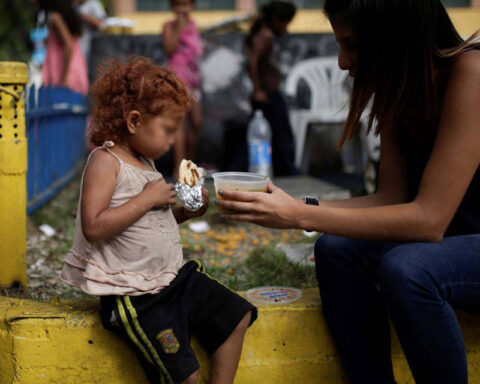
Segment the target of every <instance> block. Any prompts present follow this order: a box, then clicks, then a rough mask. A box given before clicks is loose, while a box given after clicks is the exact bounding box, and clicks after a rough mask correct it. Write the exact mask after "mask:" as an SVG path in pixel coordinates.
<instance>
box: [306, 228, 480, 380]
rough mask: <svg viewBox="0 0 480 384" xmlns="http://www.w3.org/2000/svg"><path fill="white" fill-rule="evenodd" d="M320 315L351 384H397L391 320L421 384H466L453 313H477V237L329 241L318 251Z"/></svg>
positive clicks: (324, 238) (329, 238) (479, 293)
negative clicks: (434, 240) (403, 241)
mask: <svg viewBox="0 0 480 384" xmlns="http://www.w3.org/2000/svg"><path fill="white" fill-rule="evenodd" d="M315 260H316V268H317V278H318V283H319V288H320V295H321V298H322V305H323V311H324V314H325V318H326V320H327V323H328V326H329V329H330V331H331V334H332V336H333V339H334V341H335V343H336V346H337V348H338V352H339V354H340V357H341V359H342V363H343V365H344V368H345V370H346V373H347V376H348V377H349V379H350V381H351V383H354V384H356V383H361V384H364V383H368V384H391V383H394V382H395V381H394V377H393V370H392V362H391V354H390V330H389V322H388V319H389V317H390V319H391V320H392V323H393V325H394V327H395V329H396V331H397V334H398V336H399V339H400V342H401V345H402V348H403V350H404V352H405V355H406V357H407V360H408V363H409V365H410V369H411V370H412V372H413V376H414V378H415V382H416V383H417V384H424V383H429V384H430V383H432V384H433V383H435V384H441V383H445V384H463V383H467V364H466V353H465V346H464V343H463V337H462V333H461V330H460V327H459V324H458V321H457V318H456V316H455V313H454V311H453V309H452V306H455V307H456V308H460V309H465V310H469V311H473V312H480V234H477V235H467V236H455V237H447V238H445V239H444V240H443V242H441V243H406V244H398V243H381V242H370V241H362V240H353V239H348V238H343V237H337V236H330V235H324V236H322V237H320V239H319V240H318V241H317V243H316V244H315Z"/></svg>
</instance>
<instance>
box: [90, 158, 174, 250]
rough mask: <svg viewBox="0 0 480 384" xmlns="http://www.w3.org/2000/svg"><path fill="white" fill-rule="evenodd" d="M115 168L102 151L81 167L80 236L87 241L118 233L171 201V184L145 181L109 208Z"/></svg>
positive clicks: (112, 161)
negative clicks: (131, 195)
mask: <svg viewBox="0 0 480 384" xmlns="http://www.w3.org/2000/svg"><path fill="white" fill-rule="evenodd" d="M118 170H119V165H118V161H117V160H116V159H115V158H114V157H113V156H112V155H111V154H109V153H106V152H104V151H102V150H97V151H96V152H95V153H94V154H93V155H92V156H91V158H90V160H89V162H88V165H87V167H86V169H85V173H84V176H83V189H82V200H81V215H82V231H83V235H84V236H85V239H87V241H89V242H98V241H101V240H106V239H109V238H111V237H113V236H115V235H118V234H119V233H121V232H123V231H124V230H125V229H127V228H128V227H129V226H130V225H132V224H133V223H135V222H136V221H137V220H138V219H140V218H141V217H142V216H143V215H145V213H147V212H148V211H150V210H151V209H152V208H154V207H157V206H163V205H167V204H168V205H173V204H175V196H176V193H175V191H173V190H172V189H173V185H172V184H167V183H166V182H165V180H164V179H161V180H156V181H152V182H150V183H147V184H146V185H145V188H144V189H143V191H142V192H141V193H139V194H138V195H137V196H135V197H134V198H132V199H130V200H129V201H127V202H126V203H125V204H122V205H120V206H118V207H115V208H109V205H110V201H111V199H112V196H113V192H114V191H115V184H116V174H117V173H118Z"/></svg>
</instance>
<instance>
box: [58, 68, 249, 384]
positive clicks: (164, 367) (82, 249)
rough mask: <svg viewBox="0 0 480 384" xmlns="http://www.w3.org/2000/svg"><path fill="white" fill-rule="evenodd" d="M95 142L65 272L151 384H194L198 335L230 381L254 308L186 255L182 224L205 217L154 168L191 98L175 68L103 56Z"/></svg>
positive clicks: (95, 97) (95, 92)
mask: <svg viewBox="0 0 480 384" xmlns="http://www.w3.org/2000/svg"><path fill="white" fill-rule="evenodd" d="M92 102H93V125H92V131H91V134H90V140H91V142H92V143H93V144H94V145H96V146H98V147H97V148H96V149H95V150H93V151H92V152H91V154H90V156H89V158H88V160H87V164H86V166H85V170H84V173H83V178H82V186H81V194H80V201H79V207H78V214H77V219H76V220H77V221H76V233H75V239H74V244H73V247H72V249H71V250H70V252H69V253H68V255H67V256H66V259H65V265H64V268H63V271H62V275H61V278H62V280H63V281H64V282H65V283H67V284H70V285H72V286H77V287H80V288H81V289H82V290H83V291H85V292H86V293H88V294H90V295H95V296H100V306H101V308H100V316H101V320H102V324H103V325H104V326H105V328H107V329H109V330H112V331H114V332H115V333H116V334H118V335H119V336H120V337H122V338H124V339H125V340H127V341H128V342H129V343H130V344H131V345H132V347H134V348H135V349H136V352H137V354H138V356H139V358H140V362H141V364H142V366H143V368H144V370H145V373H146V376H147V378H148V379H149V381H150V382H151V383H175V384H176V383H187V384H192V383H197V380H198V377H199V365H198V362H197V359H196V357H195V354H194V352H193V350H192V348H191V346H190V336H191V334H194V335H195V336H196V337H197V338H198V340H199V342H200V343H201V344H202V345H203V347H204V348H205V349H206V350H207V352H209V353H210V354H211V361H212V366H211V381H210V382H211V383H212V384H220V383H222V384H226V383H233V378H234V376H235V371H236V369H237V366H238V360H239V358H240V352H241V348H242V342H243V337H244V335H245V332H246V330H247V327H248V326H249V325H250V324H252V322H253V321H254V320H255V319H256V316H257V310H256V308H255V307H254V306H253V305H251V304H250V303H249V302H248V301H246V300H245V299H243V298H242V297H240V296H239V295H237V294H236V293H234V292H233V291H231V290H229V289H228V288H226V287H225V286H224V285H222V284H221V283H219V282H217V281H216V280H215V279H213V278H211V277H210V276H209V275H208V274H207V273H206V271H205V266H204V265H203V264H202V263H201V262H200V261H199V260H190V261H185V260H184V259H183V254H182V244H181V239H180V235H179V230H178V223H181V222H183V221H185V220H187V219H190V218H192V217H198V216H201V215H203V214H204V213H205V212H206V210H207V207H208V193H207V191H206V190H205V189H204V190H203V200H204V207H203V208H202V209H201V210H200V211H198V212H195V213H191V212H189V211H186V210H185V209H183V208H178V207H177V208H176V207H174V205H175V202H176V200H175V197H176V193H175V191H174V190H173V185H172V184H167V183H166V182H165V179H164V178H163V177H162V175H161V174H160V173H159V172H158V171H157V170H156V169H155V166H154V163H153V160H154V159H156V158H158V157H160V156H162V155H163V154H165V153H166V152H167V151H168V150H169V149H170V146H171V145H172V144H173V143H174V138H175V135H176V132H177V130H178V129H179V128H181V127H182V124H183V120H184V117H185V114H186V113H187V112H188V110H189V109H190V108H191V107H192V104H193V99H192V97H191V96H190V93H189V92H188V91H187V89H186V88H185V87H184V85H183V84H182V82H181V81H180V80H179V79H178V78H177V77H176V76H175V75H174V74H173V73H172V72H170V71H169V70H168V69H165V68H162V67H159V66H156V65H153V64H152V63H151V62H150V61H149V60H147V59H144V58H133V59H130V61H128V62H127V63H121V62H120V61H111V62H108V63H105V64H104V65H103V68H102V69H101V70H100V74H99V77H98V79H97V81H96V82H95V83H94V85H93V89H92Z"/></svg>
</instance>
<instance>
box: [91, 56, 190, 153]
mask: <svg viewBox="0 0 480 384" xmlns="http://www.w3.org/2000/svg"><path fill="white" fill-rule="evenodd" d="M98 72H99V75H98V77H97V80H96V81H95V83H94V84H93V86H92V90H91V93H92V109H93V121H92V126H91V129H90V133H89V139H90V142H91V143H92V144H94V145H102V144H103V142H105V141H107V140H111V141H113V142H114V143H118V142H119V141H120V140H121V138H122V137H123V135H124V134H125V132H126V129H127V128H126V117H127V116H128V113H129V112H130V111H133V110H137V111H139V112H140V113H143V114H146V115H148V114H150V115H158V114H165V113H168V114H179V113H186V112H187V111H188V110H189V109H190V108H191V107H192V106H193V104H194V103H195V100H194V98H193V97H192V95H191V94H190V92H189V91H188V90H187V89H186V88H185V86H184V85H183V83H182V82H181V81H180V80H179V79H178V77H177V76H175V75H174V74H173V72H171V71H170V70H168V69H166V68H163V67H160V66H158V65H155V64H153V63H152V61H151V60H150V59H147V58H145V57H132V58H130V59H129V60H128V61H126V62H125V63H123V62H121V61H120V60H118V59H113V60H108V61H105V62H103V63H102V64H100V66H99V69H98Z"/></svg>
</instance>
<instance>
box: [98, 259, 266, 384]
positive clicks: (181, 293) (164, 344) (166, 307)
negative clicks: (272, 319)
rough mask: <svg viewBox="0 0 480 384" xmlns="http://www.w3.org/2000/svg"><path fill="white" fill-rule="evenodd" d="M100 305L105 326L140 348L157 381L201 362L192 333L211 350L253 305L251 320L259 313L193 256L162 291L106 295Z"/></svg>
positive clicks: (173, 380) (181, 376) (179, 376)
mask: <svg viewBox="0 0 480 384" xmlns="http://www.w3.org/2000/svg"><path fill="white" fill-rule="evenodd" d="M100 306H101V308H100V317H101V320H102V324H103V326H104V327H105V328H107V329H109V330H111V331H114V332H115V333H116V334H118V335H119V336H120V337H122V338H123V339H125V340H126V341H127V342H128V343H129V344H131V345H132V346H133V347H134V348H135V350H136V352H137V355H138V357H139V359H140V362H141V364H142V367H143V369H144V371H145V374H146V376H147V378H148V380H149V381H150V382H151V383H155V384H164V383H165V384H177V383H182V382H183V381H185V380H186V379H187V378H188V377H189V376H190V375H191V374H192V373H194V372H195V371H196V370H197V369H198V368H199V364H198V361H197V359H196V357H195V354H194V352H193V350H192V348H191V346H190V337H191V335H192V334H193V335H195V336H196V338H197V339H198V341H199V342H200V344H201V345H202V346H203V347H204V348H205V350H206V351H207V352H208V353H210V354H212V353H214V352H215V351H216V350H217V348H218V347H219V346H220V345H222V344H223V342H224V341H225V340H227V339H228V337H229V336H230V335H231V334H232V332H233V331H234V329H235V328H236V326H237V325H238V323H239V322H240V321H241V320H242V318H243V317H244V316H245V315H246V314H247V313H248V312H249V311H251V312H252V317H251V321H250V324H252V323H253V322H254V321H255V319H256V318H257V309H256V308H255V307H254V306H253V305H252V304H250V303H249V302H248V301H247V300H245V299H244V298H243V297H241V296H239V295H238V294H236V293H235V292H233V291H232V290H230V289H229V288H227V287H226V286H224V285H223V284H221V283H220V282H218V281H217V280H215V279H213V278H212V277H210V276H209V275H208V274H207V273H206V270H205V266H204V265H203V264H202V263H201V262H200V261H198V260H190V261H188V262H187V263H186V264H185V265H184V266H183V267H182V268H181V269H180V271H179V272H178V275H177V277H176V278H175V279H174V280H173V281H172V283H171V284H170V285H169V286H168V287H167V288H165V289H163V290H162V291H160V292H159V293H157V294H154V295H151V294H145V295H142V296H103V297H101V298H100Z"/></svg>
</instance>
